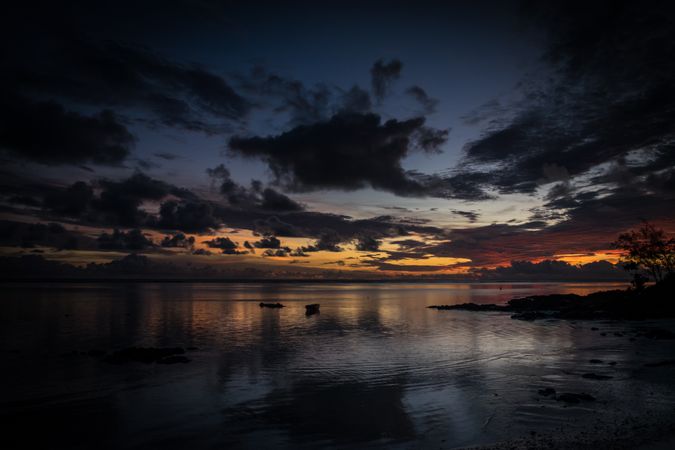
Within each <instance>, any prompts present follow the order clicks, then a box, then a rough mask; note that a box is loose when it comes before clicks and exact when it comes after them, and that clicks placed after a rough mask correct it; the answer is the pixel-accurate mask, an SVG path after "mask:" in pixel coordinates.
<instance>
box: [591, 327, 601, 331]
mask: <svg viewBox="0 0 675 450" xmlns="http://www.w3.org/2000/svg"><path fill="white" fill-rule="evenodd" d="M599 329H600V328H598V327H591V331H598V330H599Z"/></svg>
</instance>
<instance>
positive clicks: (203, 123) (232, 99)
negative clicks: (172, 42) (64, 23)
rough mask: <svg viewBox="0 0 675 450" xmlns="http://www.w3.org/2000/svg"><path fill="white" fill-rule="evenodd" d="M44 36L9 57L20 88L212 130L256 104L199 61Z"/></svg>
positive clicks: (7, 68) (9, 79)
mask: <svg viewBox="0 0 675 450" xmlns="http://www.w3.org/2000/svg"><path fill="white" fill-rule="evenodd" d="M50 32H51V34H50ZM40 36H42V39H38V38H37V37H35V38H34V37H32V36H24V39H23V40H22V52H21V53H19V52H17V51H15V50H11V51H10V52H8V55H9V57H8V58H5V59H4V60H3V62H2V63H1V66H0V67H1V68H2V70H3V76H2V78H3V79H4V80H5V84H7V85H11V86H12V89H13V90H15V91H17V92H21V93H24V94H27V95H40V96H45V97H50V96H58V97H59V98H62V99H64V100H65V101H67V102H68V103H69V104H79V105H87V106H104V107H108V108H113V107H114V108H116V109H123V110H124V111H125V112H126V113H127V114H128V115H132V114H134V115H138V114H141V117H140V118H139V119H141V120H143V121H146V122H150V123H151V124H162V125H166V126H170V127H174V128H184V129H187V130H194V131H202V132H206V133H217V132H222V131H225V130H226V129H228V128H229V127H228V125H227V124H229V123H235V122H240V121H241V120H242V119H243V118H244V117H245V116H246V114H247V113H248V111H249V109H250V105H249V103H248V102H247V101H246V100H245V99H244V98H243V97H242V96H241V95H239V94H238V93H237V92H236V91H235V90H234V89H233V88H232V87H231V86H230V85H229V84H228V82H227V81H226V80H225V79H224V78H223V77H221V76H219V75H216V74H214V73H212V72H210V71H209V70H207V69H205V68H203V67H201V66H199V65H196V64H183V63H180V62H175V61H171V60H169V59H167V58H165V57H163V56H161V55H159V54H156V53H154V52H153V51H151V50H149V49H147V48H143V47H140V46H133V45H128V44H122V43H120V42H110V41H107V42H96V41H93V40H87V39H85V38H82V37H73V36H72V35H68V34H67V33H64V32H61V31H58V32H54V28H53V27H45V28H44V29H42V30H40ZM111 93H114V95H111Z"/></svg>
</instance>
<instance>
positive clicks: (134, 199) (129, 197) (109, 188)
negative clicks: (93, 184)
mask: <svg viewBox="0 0 675 450" xmlns="http://www.w3.org/2000/svg"><path fill="white" fill-rule="evenodd" d="M99 185H100V187H101V189H102V190H101V193H100V195H99V197H98V198H97V199H95V200H93V201H92V209H93V212H94V213H95V214H97V215H98V216H99V217H98V218H97V220H98V221H99V222H101V223H103V224H108V225H111V224H112V225H122V226H130V227H133V226H141V225H143V224H144V223H145V221H146V220H147V218H148V213H147V212H146V211H144V210H142V209H140V208H139V207H140V206H141V204H142V203H143V202H144V201H146V200H152V201H159V200H161V199H163V198H164V197H166V196H167V195H169V193H171V189H172V187H171V186H170V185H169V184H167V183H164V182H163V181H159V180H155V179H152V178H150V177H148V176H147V175H145V174H143V173H136V174H134V175H132V176H130V177H129V178H126V179H124V180H121V181H112V180H101V181H100V182H99Z"/></svg>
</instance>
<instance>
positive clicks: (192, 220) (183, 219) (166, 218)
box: [157, 200, 220, 232]
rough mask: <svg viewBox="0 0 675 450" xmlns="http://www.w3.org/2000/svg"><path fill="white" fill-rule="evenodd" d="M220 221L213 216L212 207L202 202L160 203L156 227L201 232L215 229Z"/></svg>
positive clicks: (171, 201) (170, 201)
mask: <svg viewBox="0 0 675 450" xmlns="http://www.w3.org/2000/svg"><path fill="white" fill-rule="evenodd" d="M219 225H220V221H219V220H218V219H217V218H216V217H215V216H214V212H213V207H212V206H211V205H210V204H209V203H207V202H203V201H186V202H177V201H173V200H169V201H166V202H164V203H162V205H161V206H160V208H159V218H158V220H157V226H159V227H160V228H165V229H172V230H183V231H188V232H203V231H207V230H209V229H212V228H217V227H218V226H219Z"/></svg>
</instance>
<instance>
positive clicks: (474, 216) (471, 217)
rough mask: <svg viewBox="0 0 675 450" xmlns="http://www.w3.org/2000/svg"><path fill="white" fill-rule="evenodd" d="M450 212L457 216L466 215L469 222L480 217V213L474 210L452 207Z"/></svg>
mask: <svg viewBox="0 0 675 450" xmlns="http://www.w3.org/2000/svg"><path fill="white" fill-rule="evenodd" d="M450 212H451V213H453V214H456V215H458V216H462V217H466V218H467V219H468V220H469V222H471V223H474V222H476V221H477V220H478V218H479V217H480V214H479V213H477V212H475V211H462V210H459V209H453V210H451V211H450Z"/></svg>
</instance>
